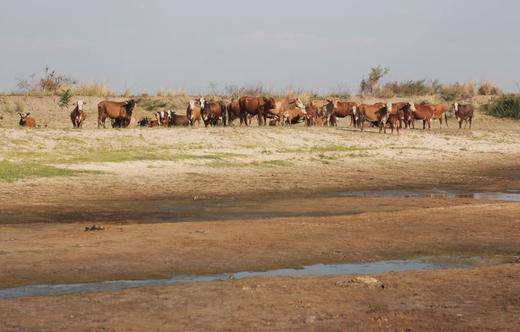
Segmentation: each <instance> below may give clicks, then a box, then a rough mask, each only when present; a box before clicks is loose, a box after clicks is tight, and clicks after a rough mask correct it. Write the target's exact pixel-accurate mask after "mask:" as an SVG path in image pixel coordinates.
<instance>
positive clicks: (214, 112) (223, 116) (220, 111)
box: [200, 98, 228, 127]
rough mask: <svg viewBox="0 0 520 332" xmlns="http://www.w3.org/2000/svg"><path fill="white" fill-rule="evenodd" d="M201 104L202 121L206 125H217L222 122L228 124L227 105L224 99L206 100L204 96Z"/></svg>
mask: <svg viewBox="0 0 520 332" xmlns="http://www.w3.org/2000/svg"><path fill="white" fill-rule="evenodd" d="M200 106H201V108H202V113H201V115H202V121H204V125H205V126H206V127H208V126H210V125H211V126H216V125H218V124H220V123H222V124H223V125H224V126H227V118H228V117H227V107H226V104H225V103H224V102H223V101H205V100H204V98H201V99H200Z"/></svg>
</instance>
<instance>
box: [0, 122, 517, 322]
mask: <svg viewBox="0 0 520 332" xmlns="http://www.w3.org/2000/svg"><path fill="white" fill-rule="evenodd" d="M5 118H6V117H5V116H4V120H5ZM7 118H8V119H9V117H7ZM51 118H52V119H53V120H52V121H50V120H49V121H50V122H49V123H50V124H52V126H50V127H51V128H47V129H37V130H33V131H28V130H22V129H18V128H12V127H10V128H3V129H0V138H1V139H2V141H3V143H4V144H3V145H2V147H0V199H1V204H0V266H1V267H2V268H1V269H0V289H7V288H13V287H23V286H28V285H43V284H50V285H53V284H75V283H85V282H102V281H117V280H141V279H168V278H171V277H174V276H177V275H190V274H197V275H209V274H215V273H232V272H240V271H266V270H272V269H279V268H290V267H301V266H305V265H313V264H319V263H321V264H334V263H355V262H374V261H385V260H409V259H420V258H424V257H428V258H429V259H433V260H435V259H441V258H442V259H450V258H451V259H453V260H457V259H458V258H460V257H466V258H475V262H474V263H472V264H471V266H467V267H466V269H463V270H459V269H455V268H447V269H443V270H436V271H407V272H400V273H383V274H378V275H376V276H374V278H376V279H377V280H378V281H379V282H380V283H382V284H383V285H384V287H379V286H380V283H377V285H379V286H378V287H372V285H369V284H365V283H363V282H358V279H356V276H352V275H340V276H307V277H260V278H253V279H243V280H229V281H213V282H205V283H194V284H189V285H188V284H186V285H184V284H181V285H170V286H154V287H144V288H137V289H127V290H113V291H104V292H101V293H98V292H93V293H90V292H85V293H81V294H68V295H67V294H65V295H54V296H38V297H21V298H16V299H0V330H2V331H4V330H5V331H11V330H13V331H15V330H34V329H37V330H38V329H43V330H71V329H74V330H99V329H107V330H136V331H137V330H172V329H173V330H175V329H177V330H187V329H190V330H208V329H232V330H245V329H264V330H273V329H278V330H279V329H284V330H287V329H329V330H345V329H358V330H366V329H391V330H395V329H397V330H403V329H407V328H410V329H413V330H417V329H419V330H424V329H450V330H468V329H498V330H514V327H515V326H518V325H520V321H519V320H518V312H520V302H519V301H518V293H519V292H520V275H519V273H520V268H519V265H518V264H517V263H515V262H518V256H520V241H519V240H518V234H520V202H518V200H517V197H518V193H519V192H518V190H519V189H520V143H519V142H520V131H519V129H520V124H519V123H517V122H514V121H502V120H495V119H490V118H487V117H485V116H484V115H481V114H479V115H478V117H477V120H476V128H475V130H473V131H471V132H470V131H459V130H457V129H454V128H452V127H453V126H452V127H450V128H449V129H442V130H439V129H435V130H432V131H431V132H423V131H422V130H412V131H404V132H403V133H402V134H401V135H400V136H397V135H394V136H391V135H378V134H376V133H375V132H374V131H368V132H366V133H360V132H358V131H357V130H354V129H351V128H348V127H346V126H345V125H346V123H344V122H342V123H341V126H340V128H338V129H332V128H317V129H315V128H302V127H295V128H290V129H288V128H256V127H255V128H212V129H203V128H200V129H191V128H190V129H170V130H168V129H129V130H108V129H107V130H96V129H89V128H87V129H85V130H69V129H63V128H62V127H65V126H66V122H65V120H62V122H59V121H58V120H57V119H55V118H54V117H51V116H49V119H51ZM452 122H453V121H452ZM437 126H438V124H436V127H437ZM367 191H368V192H367ZM360 192H361V193H360ZM493 192H500V193H502V195H501V196H499V197H496V196H493V195H489V193H493ZM475 193H477V194H476V195H474V194H475ZM482 193H484V194H482ZM485 193H488V194H485ZM475 198H477V199H475ZM505 198H508V199H509V201H507V200H505ZM92 225H96V226H100V227H103V229H100V230H97V231H85V227H87V226H92ZM363 280H365V279H363ZM0 293H1V292H0ZM515 313H516V314H515Z"/></svg>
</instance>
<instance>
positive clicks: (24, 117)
mask: <svg viewBox="0 0 520 332" xmlns="http://www.w3.org/2000/svg"><path fill="white" fill-rule="evenodd" d="M18 115H19V116H20V122H18V124H20V126H22V127H25V128H36V120H35V119H34V118H33V117H31V113H26V114H22V113H18Z"/></svg>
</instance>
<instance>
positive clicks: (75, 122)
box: [70, 100, 87, 128]
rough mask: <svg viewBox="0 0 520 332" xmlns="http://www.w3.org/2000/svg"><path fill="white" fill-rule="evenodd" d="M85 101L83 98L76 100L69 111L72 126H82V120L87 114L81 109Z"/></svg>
mask: <svg viewBox="0 0 520 332" xmlns="http://www.w3.org/2000/svg"><path fill="white" fill-rule="evenodd" d="M85 104H86V103H85V102H84V101H83V100H78V102H77V103H76V104H75V105H76V106H75V107H74V109H73V110H72V112H70V120H71V121H72V126H73V127H74V128H81V127H82V126H83V122H84V121H85V119H86V118H87V115H86V114H85V112H84V111H83V106H84V105H85Z"/></svg>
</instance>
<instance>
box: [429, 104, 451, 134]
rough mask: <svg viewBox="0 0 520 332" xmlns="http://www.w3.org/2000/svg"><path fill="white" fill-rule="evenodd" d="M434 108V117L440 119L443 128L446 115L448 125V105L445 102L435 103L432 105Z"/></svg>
mask: <svg viewBox="0 0 520 332" xmlns="http://www.w3.org/2000/svg"><path fill="white" fill-rule="evenodd" d="M430 106H431V107H432V108H433V117H432V119H438V120H439V123H440V125H441V128H442V118H443V117H444V121H445V122H446V127H448V106H446V105H444V104H433V105H430Z"/></svg>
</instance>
